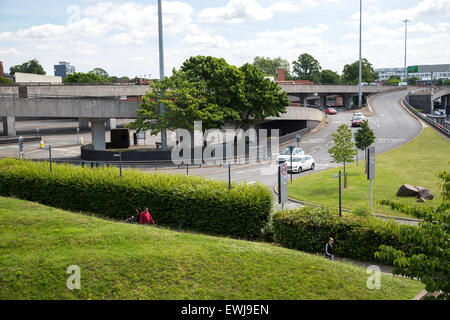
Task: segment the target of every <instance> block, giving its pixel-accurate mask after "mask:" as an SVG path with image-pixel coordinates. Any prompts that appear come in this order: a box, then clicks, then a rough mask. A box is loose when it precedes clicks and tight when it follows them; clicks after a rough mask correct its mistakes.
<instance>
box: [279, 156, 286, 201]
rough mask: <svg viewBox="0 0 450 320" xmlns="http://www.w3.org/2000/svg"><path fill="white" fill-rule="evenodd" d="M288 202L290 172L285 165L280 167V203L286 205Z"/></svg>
mask: <svg viewBox="0 0 450 320" xmlns="http://www.w3.org/2000/svg"><path fill="white" fill-rule="evenodd" d="M287 200H288V170H287V165H286V164H285V163H282V164H280V166H279V167H278V203H279V204H281V205H284V204H285V203H286V202H287Z"/></svg>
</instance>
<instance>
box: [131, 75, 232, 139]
mask: <svg viewBox="0 0 450 320" xmlns="http://www.w3.org/2000/svg"><path fill="white" fill-rule="evenodd" d="M150 86H151V88H152V90H151V92H147V93H146V94H145V96H143V97H142V104H141V105H140V108H139V109H138V119H137V120H136V121H134V122H132V123H130V124H129V125H128V127H131V128H134V129H138V130H140V131H145V130H151V132H152V134H153V135H156V134H158V133H159V132H161V131H162V130H163V129H169V130H177V129H187V130H193V129H194V121H202V127H203V129H204V130H207V129H212V128H219V127H221V126H223V125H224V124H225V120H226V116H227V113H226V112H225V111H224V110H223V108H221V107H220V106H219V105H218V104H217V103H215V102H214V101H212V100H211V99H210V96H209V94H205V92H207V91H208V87H207V82H206V81H205V80H203V79H197V80H196V81H192V79H191V78H189V76H188V75H187V74H186V73H185V72H182V71H176V70H175V69H174V70H173V73H172V76H170V77H166V78H165V79H164V80H154V81H152V82H151V84H150ZM161 103H164V104H165V112H164V114H162V115H161V113H160V106H161Z"/></svg>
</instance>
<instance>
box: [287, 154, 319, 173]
mask: <svg viewBox="0 0 450 320" xmlns="http://www.w3.org/2000/svg"><path fill="white" fill-rule="evenodd" d="M286 164H287V170H288V172H293V173H294V172H297V173H301V172H303V171H305V170H314V169H315V167H316V163H315V162H314V159H313V157H311V156H309V155H304V156H300V157H299V156H296V157H293V158H292V163H291V162H290V161H287V162H286Z"/></svg>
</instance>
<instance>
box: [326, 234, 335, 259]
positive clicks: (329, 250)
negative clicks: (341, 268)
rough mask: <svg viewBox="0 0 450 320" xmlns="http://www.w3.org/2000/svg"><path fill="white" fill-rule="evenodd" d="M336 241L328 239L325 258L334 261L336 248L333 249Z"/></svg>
mask: <svg viewBox="0 0 450 320" xmlns="http://www.w3.org/2000/svg"><path fill="white" fill-rule="evenodd" d="M333 242H334V239H333V238H330V239H328V242H327V244H326V246H325V258H327V259H330V260H332V261H334V248H333Z"/></svg>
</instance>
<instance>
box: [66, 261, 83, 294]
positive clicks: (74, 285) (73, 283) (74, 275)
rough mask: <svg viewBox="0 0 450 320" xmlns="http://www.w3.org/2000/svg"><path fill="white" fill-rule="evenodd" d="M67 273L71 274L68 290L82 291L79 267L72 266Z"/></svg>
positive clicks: (68, 279) (67, 283)
mask: <svg viewBox="0 0 450 320" xmlns="http://www.w3.org/2000/svg"><path fill="white" fill-rule="evenodd" d="M66 273H68V274H70V276H69V278H67V282H66V285H67V289H69V290H73V289H77V290H80V289H81V270H80V267H79V266H77V265H71V266H69V267H68V268H67V271H66Z"/></svg>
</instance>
